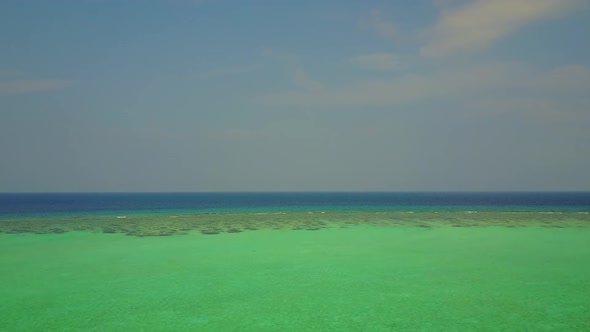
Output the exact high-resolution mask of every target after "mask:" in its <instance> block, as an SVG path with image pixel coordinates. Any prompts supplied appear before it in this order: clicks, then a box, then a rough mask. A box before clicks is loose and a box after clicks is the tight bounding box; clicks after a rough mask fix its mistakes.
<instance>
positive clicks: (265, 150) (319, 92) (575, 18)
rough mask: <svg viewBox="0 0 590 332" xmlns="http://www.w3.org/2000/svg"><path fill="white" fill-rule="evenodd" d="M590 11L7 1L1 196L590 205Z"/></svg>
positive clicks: (437, 2) (540, 2)
mask: <svg viewBox="0 0 590 332" xmlns="http://www.w3.org/2000/svg"><path fill="white" fill-rule="evenodd" d="M588 31H590V2H588V1H587V0H420V1H416V0H399V1H371V0H369V1H365V0H363V1H349V0H339V1H336V0H334V1H329V0H326V1H318V0H312V1H308V0H301V1H282V0H274V1H266V0H257V1H237V0H234V1H229V0H228V1H225V0H200V1H199V0H142V1H137V0H2V1H1V2H0V45H1V51H0V192H87V191H90V192H111V191H126V192H134V191H514V190H518V191H554V190H561V191H575V190H590V129H589V128H590V38H588V36H587V35H588Z"/></svg>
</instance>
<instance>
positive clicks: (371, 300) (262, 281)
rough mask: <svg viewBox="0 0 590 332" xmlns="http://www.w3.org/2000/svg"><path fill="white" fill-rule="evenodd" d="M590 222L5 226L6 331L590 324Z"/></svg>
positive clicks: (2, 309) (577, 327)
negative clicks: (101, 228) (233, 227)
mask: <svg viewBox="0 0 590 332" xmlns="http://www.w3.org/2000/svg"><path fill="white" fill-rule="evenodd" d="M588 243H590V229H589V228H574V227H566V228H542V227H518V228H509V227H468V228H456V227H434V228H421V227H375V226H354V227H350V228H330V229H322V230H319V231H306V230H302V231H293V230H259V231H251V232H243V233H239V234H230V233H223V234H218V235H214V236H209V235H201V234H188V235H184V236H180V235H179V236H169V237H134V236H131V237H130V236H125V235H121V234H98V233H89V232H69V233H64V234H45V235H38V234H18V235H14V234H10V235H7V234H4V235H0V261H1V262H2V265H1V266H2V273H0V284H1V285H3V286H2V288H1V290H0V296H1V298H2V302H1V304H0V317H2V318H0V319H1V320H2V325H1V326H2V328H3V330H5V331H107V330H108V331H194V330H199V331H228V330H229V331H231V330H235V331H277V330H281V331H333V330H342V331H400V330H404V331H476V330H477V331H584V330H590V320H589V319H588V318H589V317H590V300H589V298H590V297H588V294H590V277H589V276H590V263H589V262H590V246H588Z"/></svg>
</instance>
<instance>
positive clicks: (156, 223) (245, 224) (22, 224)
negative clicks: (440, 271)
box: [0, 211, 590, 236]
mask: <svg viewBox="0 0 590 332" xmlns="http://www.w3.org/2000/svg"><path fill="white" fill-rule="evenodd" d="M363 225H364V226H380V227H422V228H430V227H491V226H496V227H554V228H564V227H584V228H585V227H590V214H588V213H587V212H586V213H585V212H582V213H580V212H568V213H544V212H479V213H477V212H476V211H468V212H441V213H437V212H416V213H408V212H326V213H311V212H306V213H303V212H295V213H227V214H225V213H224V214H186V215H130V216H125V217H124V218H122V217H121V216H118V217H117V216H112V215H96V216H71V217H37V218H12V219H5V220H0V233H7V234H17V233H36V234H52V233H53V234H59V233H65V232H72V231H87V232H98V233H121V234H126V235H131V236H170V235H181V234H188V233H192V232H198V233H201V234H206V235H214V234H220V233H240V232H243V231H254V230H262V229H275V230H320V229H324V228H346V227H352V226H363Z"/></svg>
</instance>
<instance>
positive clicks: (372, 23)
mask: <svg viewBox="0 0 590 332" xmlns="http://www.w3.org/2000/svg"><path fill="white" fill-rule="evenodd" d="M360 23H361V27H363V28H366V29H371V30H373V31H374V32H375V33H377V34H379V35H381V36H382V37H385V38H388V39H392V38H394V37H395V35H396V33H397V27H396V25H395V23H393V22H392V21H390V20H388V19H386V18H385V17H383V15H382V14H381V11H379V10H377V9H373V10H372V11H371V12H370V13H369V15H367V16H364V17H362V18H361V22H360Z"/></svg>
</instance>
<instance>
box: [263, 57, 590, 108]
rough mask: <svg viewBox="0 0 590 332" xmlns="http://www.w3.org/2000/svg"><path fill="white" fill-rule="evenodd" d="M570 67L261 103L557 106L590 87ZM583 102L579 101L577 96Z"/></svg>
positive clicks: (462, 72)
mask: <svg viewBox="0 0 590 332" xmlns="http://www.w3.org/2000/svg"><path fill="white" fill-rule="evenodd" d="M571 68H572V67H571V66H564V67H559V68H555V69H553V70H549V71H543V70H538V69H535V68H532V67H530V66H528V65H526V64H518V63H499V64H480V65H474V66H466V67H461V68H452V69H451V68H449V69H444V70H437V71H434V72H431V73H428V74H406V75H401V76H399V77H396V78H393V79H388V80H377V79H373V80H367V81H362V82H353V83H351V84H345V85H341V86H323V88H322V89H306V90H307V91H298V90H291V91H284V92H280V93H274V94H267V95H262V96H259V97H258V98H257V101H258V102H261V103H263V104H267V105H273V106H294V105H295V106H314V107H378V106H391V105H403V104H410V103H418V102H432V101H445V100H448V101H456V102H457V101H459V102H460V101H461V100H467V99H470V100H477V99H478V98H485V99H488V100H489V99H490V98H491V96H494V97H495V96H498V97H499V98H504V97H506V96H510V95H514V96H520V97H522V98H524V97H529V96H530V97H535V96H545V97H550V98H552V100H555V101H559V100H561V99H564V98H566V97H568V96H571V89H563V88H562V87H563V86H569V87H579V89H587V87H588V86H590V68H589V67H586V66H575V68H576V72H578V73H581V74H579V75H577V76H576V75H569V76H568V75H564V74H562V73H564V72H568V71H571V70H572V69H571ZM578 97H579V96H578Z"/></svg>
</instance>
